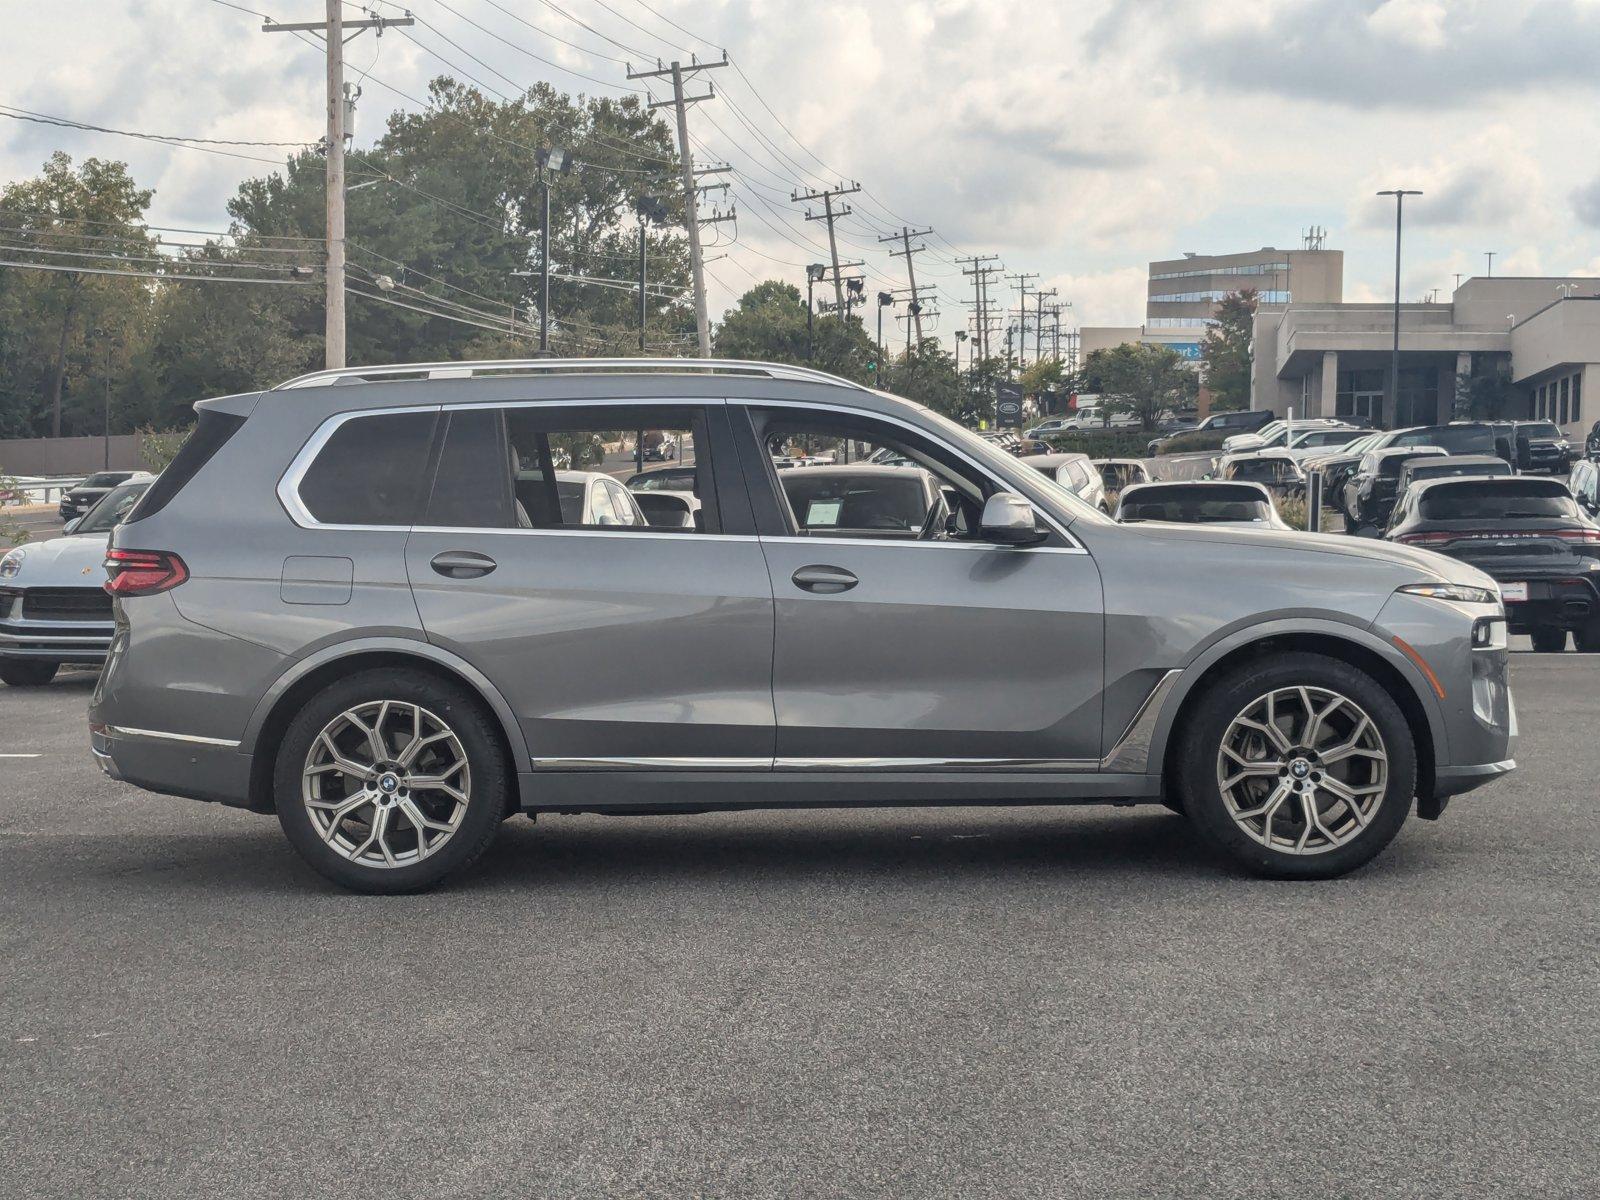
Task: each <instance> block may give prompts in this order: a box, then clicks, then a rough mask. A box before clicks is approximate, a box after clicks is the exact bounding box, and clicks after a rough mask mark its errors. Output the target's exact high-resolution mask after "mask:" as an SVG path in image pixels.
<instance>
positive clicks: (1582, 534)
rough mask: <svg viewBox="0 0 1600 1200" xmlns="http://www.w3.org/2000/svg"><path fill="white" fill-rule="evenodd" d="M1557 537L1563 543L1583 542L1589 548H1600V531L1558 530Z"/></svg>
mask: <svg viewBox="0 0 1600 1200" xmlns="http://www.w3.org/2000/svg"><path fill="white" fill-rule="evenodd" d="M1555 536H1556V537H1558V538H1560V539H1561V540H1562V541H1563V542H1582V543H1583V544H1584V545H1587V546H1600V529H1557V530H1556V531H1555Z"/></svg>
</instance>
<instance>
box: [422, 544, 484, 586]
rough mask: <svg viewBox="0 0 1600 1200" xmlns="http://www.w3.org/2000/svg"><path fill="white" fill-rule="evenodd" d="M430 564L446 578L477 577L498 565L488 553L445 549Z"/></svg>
mask: <svg viewBox="0 0 1600 1200" xmlns="http://www.w3.org/2000/svg"><path fill="white" fill-rule="evenodd" d="M428 565H429V566H430V567H432V568H433V569H434V570H435V571H436V572H437V573H438V574H440V575H443V576H444V577H445V578H446V579H477V578H478V577H479V576H482V575H487V574H488V573H489V572H490V571H492V570H494V569H495V567H496V566H497V565H498V564H497V563H496V562H495V561H494V559H492V558H490V557H489V556H488V555H487V554H479V553H478V552H477V551H476V550H445V551H443V552H442V553H440V554H435V555H434V556H433V558H432V560H430V561H429V563H428Z"/></svg>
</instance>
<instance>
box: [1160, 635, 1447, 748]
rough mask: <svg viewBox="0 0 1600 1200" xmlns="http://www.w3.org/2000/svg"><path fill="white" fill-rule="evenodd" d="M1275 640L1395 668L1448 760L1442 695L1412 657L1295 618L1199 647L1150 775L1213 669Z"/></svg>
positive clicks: (1168, 707) (1171, 701) (1168, 705)
mask: <svg viewBox="0 0 1600 1200" xmlns="http://www.w3.org/2000/svg"><path fill="white" fill-rule="evenodd" d="M1274 637H1295V638H1299V639H1304V638H1307V637H1311V638H1319V639H1322V640H1324V641H1325V642H1343V643H1346V644H1348V645H1352V646H1358V647H1360V648H1361V649H1362V650H1366V651H1368V652H1370V653H1372V654H1375V655H1377V656H1378V657H1379V658H1381V659H1382V660H1383V661H1384V662H1385V663H1387V664H1388V665H1389V666H1391V667H1393V668H1394V669H1395V671H1396V672H1397V673H1398V674H1399V676H1400V677H1401V678H1402V679H1404V680H1405V682H1406V684H1407V685H1408V686H1409V687H1410V689H1411V694H1412V696H1413V697H1414V698H1415V699H1416V701H1417V704H1418V707H1419V708H1420V709H1421V711H1422V713H1423V715H1424V716H1425V717H1426V719H1427V722H1428V730H1429V732H1430V734H1431V735H1432V738H1433V746H1434V757H1435V760H1436V761H1441V762H1442V761H1448V746H1449V741H1448V734H1447V730H1446V725H1445V720H1444V713H1443V711H1442V710H1441V709H1440V706H1439V699H1438V696H1437V695H1436V694H1435V693H1434V690H1433V688H1432V687H1431V686H1430V685H1429V683H1428V681H1427V679H1426V677H1424V675H1423V674H1422V672H1421V671H1420V670H1419V669H1418V667H1417V665H1416V664H1415V663H1414V662H1412V661H1411V659H1409V658H1408V657H1406V655H1405V654H1403V653H1402V652H1401V651H1400V649H1399V647H1397V646H1395V645H1394V644H1393V643H1392V642H1387V641H1385V640H1384V639H1383V638H1381V637H1379V636H1378V635H1377V634H1375V633H1373V632H1372V631H1371V630H1370V629H1366V628H1362V627H1361V626H1357V625H1351V624H1348V623H1346V622H1344V621H1339V620H1334V619H1332V618H1318V617H1309V618H1308V617H1305V616H1295V617H1292V618H1284V619H1281V620H1273V621H1264V622H1261V623H1259V624H1254V625H1248V626H1245V627H1243V628H1236V629H1232V630H1226V631H1223V632H1220V633H1219V634H1218V635H1217V636H1215V637H1213V638H1212V639H1211V640H1209V641H1207V642H1205V643H1203V644H1201V645H1200V646H1198V647H1196V648H1195V650H1194V652H1193V653H1192V654H1191V655H1190V657H1189V659H1188V661H1187V662H1185V663H1184V664H1183V666H1182V672H1183V673H1182V674H1181V675H1179V676H1178V680H1177V682H1176V684H1174V685H1173V687H1172V689H1171V690H1170V691H1169V692H1168V694H1167V697H1166V700H1165V701H1164V702H1163V704H1162V706H1161V712H1160V714H1159V716H1158V717H1157V719H1156V723H1155V729H1154V732H1153V733H1152V735H1151V740H1150V757H1149V759H1148V761H1147V763H1146V766H1145V770H1146V771H1148V772H1150V773H1156V772H1158V771H1160V769H1161V764H1162V763H1163V762H1165V761H1166V754H1167V748H1168V743H1169V739H1170V738H1171V736H1172V731H1173V728H1174V726H1175V725H1176V724H1177V719H1178V714H1179V713H1181V712H1182V711H1183V708H1184V705H1185V704H1186V703H1187V701H1188V699H1189V697H1190V696H1191V695H1192V694H1193V693H1194V691H1195V689H1196V688H1197V687H1199V686H1200V685H1201V684H1202V683H1203V682H1204V681H1205V679H1206V676H1207V675H1208V674H1209V672H1210V671H1211V669H1212V668H1213V667H1215V666H1216V665H1217V664H1218V663H1220V662H1221V661H1222V660H1223V659H1225V658H1227V657H1228V656H1229V655H1231V654H1233V653H1234V652H1236V651H1239V650H1243V649H1245V648H1247V647H1249V646H1251V645H1254V644H1256V643H1258V642H1262V641H1265V640H1267V639H1268V638H1274ZM1329 648H1330V649H1332V648H1333V647H1331V646H1330V647H1329Z"/></svg>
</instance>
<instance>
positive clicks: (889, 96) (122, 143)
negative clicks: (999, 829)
mask: <svg viewBox="0 0 1600 1200" xmlns="http://www.w3.org/2000/svg"><path fill="white" fill-rule="evenodd" d="M367 2H368V4H369V5H376V7H377V8H378V11H380V12H384V13H387V14H390V15H393V14H394V13H396V12H397V11H398V7H397V6H395V5H392V4H388V3H386V2H382V3H380V2H379V0H367ZM237 4H238V5H239V8H243V9H247V10H250V11H251V12H255V13H266V14H269V15H271V16H272V17H273V18H275V19H276V20H279V21H294V20H315V19H320V16H321V13H322V9H323V5H322V3H321V2H320V0H237ZM359 7H360V6H358V5H356V4H347V6H346V11H347V12H348V13H349V14H350V15H352V16H358V15H360V14H359V12H358V8H359ZM409 7H410V8H411V9H412V10H413V11H414V12H415V14H416V15H417V16H418V17H419V18H420V19H421V20H422V21H425V22H426V25H425V26H424V25H419V26H417V27H415V28H414V29H412V30H410V31H407V33H409V34H411V35H412V36H410V37H408V36H406V35H405V34H402V33H400V32H398V31H391V32H390V33H388V34H387V35H386V36H385V37H383V38H382V39H381V40H377V39H374V38H373V37H372V36H371V35H370V34H368V35H364V36H363V37H362V38H361V39H359V40H357V41H355V42H353V43H352V44H351V46H350V51H349V53H350V58H349V61H350V65H351V71H350V73H351V75H352V77H360V76H361V74H362V73H363V72H368V73H369V75H368V78H367V82H366V84H365V92H364V97H363V99H362V102H361V112H360V115H359V117H358V122H357V141H358V143H365V142H367V141H370V139H371V137H372V135H373V133H374V132H375V131H377V130H378V129H379V128H380V127H381V121H382V117H383V114H384V113H385V112H386V111H387V110H388V109H390V108H392V107H411V105H410V104H409V102H407V101H404V100H402V99H400V97H399V96H397V95H396V94H395V92H394V91H391V90H387V89H388V88H393V89H398V90H399V91H400V92H405V93H409V94H410V95H413V96H417V95H421V94H422V93H423V91H424V89H425V87H426V83H427V80H428V79H430V78H431V77H433V76H434V75H437V74H441V73H457V74H459V73H460V72H461V71H464V72H465V73H467V74H470V75H474V76H476V77H477V78H478V79H479V80H482V81H483V82H485V83H488V84H491V85H493V86H495V87H497V88H499V89H500V90H502V91H511V90H513V89H512V87H511V85H510V84H509V83H507V82H506V80H505V78H503V77H501V76H500V75H498V74H496V72H503V73H504V76H505V77H509V78H510V79H511V80H513V81H516V82H517V83H531V82H534V81H536V80H539V79H547V80H549V81H551V82H553V83H555V84H556V85H558V86H561V87H565V88H570V89H571V90H573V91H578V90H583V91H589V92H597V93H603V94H609V95H620V94H623V91H622V89H625V88H626V87H628V86H629V85H628V84H627V83H626V81H625V79H624V75H625V71H624V67H623V66H622V65H621V63H620V62H618V61H616V60H631V61H633V62H635V63H638V62H639V61H640V59H641V58H643V57H644V56H646V55H649V56H654V55H659V56H661V57H662V58H666V59H670V58H672V57H674V56H675V57H679V58H686V57H687V54H686V53H685V52H686V51H688V50H695V51H698V52H699V53H700V54H701V56H702V57H714V56H715V53H716V50H717V49H721V48H724V47H725V48H726V49H727V50H728V52H729V54H730V55H731V57H732V58H733V60H734V61H735V62H736V63H737V64H738V65H739V67H740V68H741V69H742V76H741V74H740V73H737V72H735V71H734V70H731V69H730V70H722V71H718V72H715V73H714V78H715V82H716V85H717V88H718V91H719V94H720V95H719V98H718V99H717V100H715V101H712V102H710V103H707V104H704V105H701V106H699V107H698V108H696V109H695V110H694V111H693V113H692V116H691V119H690V120H691V132H692V134H693V136H694V138H695V139H696V140H697V141H698V142H699V143H700V147H701V154H702V155H703V156H704V157H716V158H721V159H725V160H727V161H728V162H730V163H731V164H732V165H733V166H734V167H735V169H736V173H735V175H734V176H733V179H734V183H735V187H734V193H733V198H734V201H735V202H736V205H737V208H738V211H739V214H740V217H739V221H738V225H737V240H736V241H735V242H734V243H733V244H732V245H722V246H719V248H718V249H716V250H715V251H712V253H715V254H719V255H726V257H725V258H722V259H720V260H719V261H717V262H715V263H714V264H713V265H712V268H711V272H712V296H711V301H712V311H713V312H714V313H720V312H721V311H722V309H723V308H725V307H726V306H727V305H728V304H729V303H731V301H732V300H733V299H734V298H735V297H736V296H737V295H738V294H739V293H740V292H741V291H743V290H744V289H745V288H746V287H748V286H750V285H751V283H752V282H753V281H754V279H755V278H765V277H769V276H773V275H777V276H779V277H782V278H787V279H791V280H794V281H796V282H801V281H803V279H804V273H803V264H804V263H805V262H808V261H816V260H819V259H820V258H821V257H823V254H824V251H823V249H822V246H823V244H824V242H823V238H822V227H821V224H820V223H812V224H807V223H806V222H805V221H804V220H803V219H802V217H801V213H800V208H799V207H798V206H796V205H793V204H790V203H788V202H787V197H788V194H789V192H790V191H791V190H792V189H794V188H796V187H798V186H800V185H801V184H802V183H804V184H807V185H815V184H817V183H824V182H833V181H835V180H837V179H841V178H842V179H846V180H859V181H860V182H861V184H862V185H863V186H864V188H865V189H866V191H865V192H863V193H862V194H861V195H860V196H857V197H853V198H852V200H851V202H852V203H853V204H854V205H855V209H856V214H855V215H854V216H852V217H851V218H849V219H848V220H847V221H844V222H841V225H840V231H841V237H842V238H843V242H842V244H841V253H842V254H844V253H847V254H848V255H849V257H850V258H865V259H866V260H867V268H866V270H867V273H868V276H869V287H872V288H874V289H875V288H878V287H884V286H889V285H890V284H899V283H903V282H904V279H903V269H904V267H903V262H902V260H899V259H890V258H888V257H887V256H886V255H885V254H884V253H883V247H881V246H880V245H879V244H878V241H877V239H878V237H879V236H880V234H881V233H882V232H884V231H887V230H890V229H894V228H898V226H899V224H900V222H901V220H902V219H904V220H906V221H908V222H914V223H916V224H917V225H919V226H931V227H932V228H933V229H934V230H936V231H937V232H936V234H935V235H934V236H932V237H929V238H927V239H924V241H925V242H926V243H927V244H928V245H929V253H928V254H926V255H923V256H920V257H919V265H920V266H921V268H922V269H921V271H920V274H921V276H922V281H923V282H932V283H936V284H937V285H938V286H939V288H940V293H941V294H940V299H939V305H940V307H941V308H942V310H943V318H942V320H941V322H940V324H939V331H940V332H941V333H944V334H948V333H949V332H950V331H952V330H953V329H955V328H957V327H958V326H959V325H961V324H963V323H964V322H965V320H966V316H967V309H966V307H964V306H963V305H962V303H961V302H962V301H963V300H967V299H970V296H971V292H970V287H969V286H968V283H967V281H966V280H964V279H963V277H962V276H961V274H960V271H959V268H958V266H956V265H955V263H954V261H953V260H954V258H955V256H956V255H957V254H958V253H960V254H973V253H982V254H990V253H992V254H998V255H1000V258H1001V261H1002V262H1003V263H1004V264H1005V266H1006V267H1007V268H1008V269H1009V270H1011V271H1028V272H1035V271H1036V272H1039V273H1040V275H1041V281H1042V282H1043V284H1044V285H1045V286H1046V287H1050V286H1054V287H1056V288H1057V289H1058V291H1059V294H1060V295H1061V297H1063V298H1065V299H1070V300H1071V301H1072V304H1073V311H1074V312H1075V314H1076V316H1077V319H1078V321H1079V322H1080V323H1082V324H1136V323H1138V321H1139V320H1140V319H1141V317H1142V314H1143V311H1144V303H1143V298H1144V279H1145V274H1146V264H1147V262H1148V261H1149V260H1150V259H1154V258H1168V257H1177V256H1178V255H1179V254H1180V253H1182V252H1183V251H1186V250H1192V251H1198V252H1202V253H1214V252H1227V251H1237V250H1249V249H1255V248H1258V247H1261V246H1265V245H1275V246H1279V247H1286V246H1295V245H1298V244H1299V238H1300V235H1301V232H1302V230H1304V229H1305V228H1306V227H1308V226H1313V225H1320V226H1324V227H1326V229H1327V230H1328V243H1327V244H1328V245H1329V246H1330V247H1333V248H1338V249H1342V250H1344V251H1345V255H1346V258H1345V296H1346V299H1352V300H1364V299H1383V298H1387V296H1388V295H1389V294H1390V291H1391V289H1392V271H1393V260H1392V255H1393V240H1392V239H1393V209H1392V207H1391V205H1392V202H1387V203H1386V202H1384V201H1380V200H1377V199H1375V198H1374V197H1373V195H1372V193H1373V192H1374V191H1376V190H1377V189H1379V188H1385V187H1395V186H1404V187H1410V188H1420V189H1422V190H1423V191H1424V192H1425V193H1426V194H1425V195H1424V196H1422V197H1421V198H1419V199H1416V200H1413V201H1410V202H1409V203H1408V206H1407V237H1406V264H1405V272H1404V283H1403V290H1404V293H1405V296H1406V298H1407V299H1421V298H1422V296H1423V295H1424V293H1426V292H1427V291H1428V290H1429V289H1432V288H1439V289H1440V290H1441V294H1443V295H1448V292H1449V290H1450V288H1451V286H1452V283H1453V276H1454V274H1455V273H1456V272H1462V273H1465V274H1468V275H1470V274H1480V273H1482V271H1483V269H1484V262H1485V259H1484V252H1485V251H1489V250H1493V251H1496V252H1497V253H1496V257H1495V260H1494V270H1495V272H1496V273H1497V274H1550V275H1564V274H1590V275H1600V103H1597V102H1600V0H1250V2H1249V3H1240V4H1232V3H1221V2H1217V0H1033V2H1032V3H1017V2H1016V0H875V2H873V3H870V4H869V3H862V2H861V0H648V3H646V2H645V0H559V2H557V0H410V3H409ZM239 8H233V7H228V6H225V5H224V4H223V3H222V2H221V0H115V2H113V0H55V2H54V3H52V4H49V5H44V4H27V5H24V4H21V3H19V2H18V0H12V3H11V4H9V5H8V6H7V13H6V16H7V37H6V39H5V40H4V43H3V44H0V80H3V81H4V82H0V104H3V105H9V106H11V107H12V108H13V109H17V108H21V109H28V110H32V111H34V112H42V113H47V114H51V115H55V116H65V117H70V118H73V119H76V120H80V121H87V122H91V123H94V124H99V125H107V126H115V127H117V128H122V129H137V130H146V131H153V132H158V133H167V134H179V135H185V136H192V137H211V138H235V139H245V140H262V141H272V140H277V139H284V140H314V139H315V138H316V137H317V136H318V135H319V133H320V125H321V119H322V118H321V107H322V99H321V95H322V86H323V85H322V65H321V60H320V56H319V54H318V52H317V50H316V49H314V48H312V47H310V46H306V45H303V44H300V43H299V42H296V41H294V40H293V39H292V38H290V37H288V36H286V35H283V34H273V35H267V34H263V33H261V32H259V27H260V23H261V22H260V20H259V18H258V17H255V16H252V15H250V13H249V12H245V11H240V10H239ZM517 17H520V18H522V21H523V22H527V23H521V22H519V21H518V20H516V19H515V18H517ZM473 22H476V23H477V25H479V26H482V27H483V29H479V28H476V27H474V24H473ZM532 26H537V27H539V30H542V31H543V32H540V31H539V30H536V29H535V28H533V27H532ZM484 30H488V31H491V32H484ZM491 33H492V34H493V35H498V39H504V40H498V39H497V37H495V36H491ZM552 35H554V36H552ZM558 39H559V40H558ZM451 42H454V43H455V45H454V46H452V45H451V44H450V43H451ZM624 47H626V48H624ZM469 55H471V56H473V57H475V58H476V59H478V60H480V61H479V62H474V61H472V58H469V57H468V56H469ZM532 55H538V56H539V57H540V58H543V59H546V60H548V61H549V62H551V63H554V64H559V65H560V67H563V68H568V69H569V70H568V71H563V70H561V69H555V68H553V67H551V66H546V65H544V64H542V63H541V62H539V61H537V60H536V59H535V58H534V57H532ZM441 58H442V59H444V60H449V61H450V62H452V63H454V64H456V66H457V68H458V71H456V72H452V71H451V68H450V67H448V66H446V65H445V62H444V61H441ZM569 71H570V72H576V73H578V74H574V73H569ZM581 76H589V77H591V78H590V79H585V78H582V77H581ZM380 80H381V81H382V82H381V83H380V82H379V81H380ZM591 80H592V81H591ZM594 81H598V82H594ZM385 85H387V86H385ZM602 85H608V86H602ZM769 106H770V108H769ZM57 147H60V148H64V149H66V150H68V151H69V152H71V153H72V154H73V155H74V156H75V157H81V156H84V155H88V154H98V155H102V156H116V157H121V158H124V159H126V160H127V161H129V162H130V163H131V164H132V166H133V169H134V171H135V173H136V176H137V177H138V179H139V180H140V182H141V183H144V184H145V185H147V186H152V187H154V188H155V189H156V198H155V202H154V206H153V209H152V213H151V220H152V221H153V222H155V223H159V224H166V225H178V226H192V227H195V228H200V229H217V228H222V227H223V226H224V224H225V222H226V216H225V213H224V210H223V204H224V202H225V200H226V199H227V197H228V196H229V195H231V194H232V192H233V190H234V188H235V186H236V185H237V183H238V181H239V180H240V179H241V178H244V177H246V176H248V175H251V174H256V173H261V172H265V171H267V170H270V169H271V167H270V165H269V164H266V163H261V162H255V161H248V160H240V159H235V158H227V157H221V156H218V155H214V154H206V153H199V152H195V151H192V150H182V149H173V148H169V147H166V146H160V145H151V144H149V143H146V142H140V141H134V140H130V139H124V138H118V137H112V136H107V135H100V134H91V133H84V132H76V131H69V130H62V129H57V128H51V127H46V126H39V125H32V124H27V123H23V122H19V121H15V120H4V121H0V180H11V179H16V178H20V177H25V176H27V175H30V174H32V173H34V172H36V171H37V170H38V167H39V165H40V163H41V162H42V161H43V160H44V158H45V157H46V155H47V154H48V153H49V152H50V151H51V150H52V149H55V148H57ZM240 153H245V154H251V155H260V156H264V157H266V158H268V159H271V158H272V157H273V156H274V153H275V152H274V151H272V150H270V149H252V150H244V149H241V150H240ZM718 228H719V234H720V236H719V238H718V239H717V240H719V241H723V242H726V240H727V228H728V227H726V226H721V227H718Z"/></svg>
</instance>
